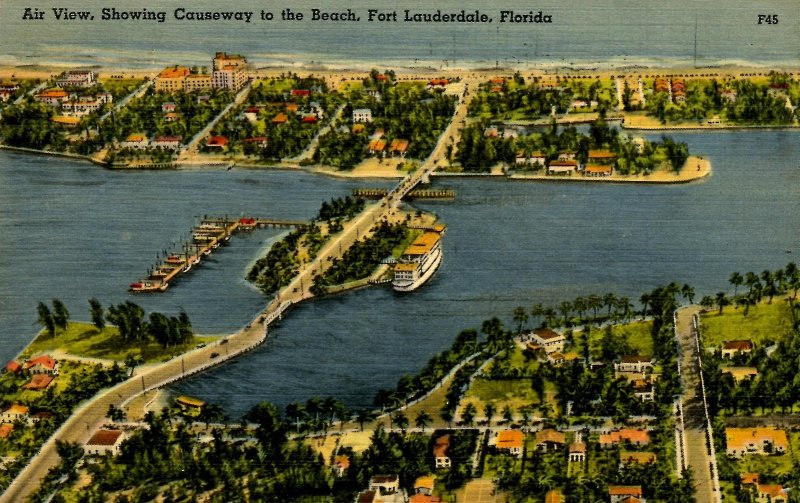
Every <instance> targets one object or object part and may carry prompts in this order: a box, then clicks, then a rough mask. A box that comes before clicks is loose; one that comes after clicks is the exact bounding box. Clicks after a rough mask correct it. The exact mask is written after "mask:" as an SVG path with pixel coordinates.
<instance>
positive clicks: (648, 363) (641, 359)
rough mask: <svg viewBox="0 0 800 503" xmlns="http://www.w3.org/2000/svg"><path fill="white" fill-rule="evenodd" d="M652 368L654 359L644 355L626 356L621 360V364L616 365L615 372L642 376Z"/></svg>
mask: <svg viewBox="0 0 800 503" xmlns="http://www.w3.org/2000/svg"><path fill="white" fill-rule="evenodd" d="M652 368H653V358H652V357H650V356H643V355H625V356H623V357H622V358H620V360H619V363H615V364H614V370H615V371H617V372H638V373H640V374H641V373H644V372H645V371H646V370H647V369H652Z"/></svg>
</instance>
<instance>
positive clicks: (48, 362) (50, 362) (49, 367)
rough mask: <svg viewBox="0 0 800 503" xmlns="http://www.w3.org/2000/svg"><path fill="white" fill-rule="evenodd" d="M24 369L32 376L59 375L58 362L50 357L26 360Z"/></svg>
mask: <svg viewBox="0 0 800 503" xmlns="http://www.w3.org/2000/svg"><path fill="white" fill-rule="evenodd" d="M22 367H23V369H24V370H25V371H26V372H30V373H31V374H48V375H58V361H57V360H55V359H54V358H51V357H50V356H49V355H39V356H37V357H36V358H31V359H29V360H26V361H25V364H24V365H23V366H22Z"/></svg>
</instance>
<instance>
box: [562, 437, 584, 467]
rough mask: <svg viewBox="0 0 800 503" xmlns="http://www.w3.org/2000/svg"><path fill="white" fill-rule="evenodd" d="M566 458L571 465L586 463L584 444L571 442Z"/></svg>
mask: <svg viewBox="0 0 800 503" xmlns="http://www.w3.org/2000/svg"><path fill="white" fill-rule="evenodd" d="M567 458H568V459H569V461H570V462H572V463H583V462H584V461H586V444H584V443H583V442H573V443H571V444H569V448H568V449H567Z"/></svg>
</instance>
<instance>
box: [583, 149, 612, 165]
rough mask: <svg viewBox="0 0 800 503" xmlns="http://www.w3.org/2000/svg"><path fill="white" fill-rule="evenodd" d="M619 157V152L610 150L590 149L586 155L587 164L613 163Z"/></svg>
mask: <svg viewBox="0 0 800 503" xmlns="http://www.w3.org/2000/svg"><path fill="white" fill-rule="evenodd" d="M616 159H617V154H615V153H614V152H611V151H610V150H589V153H588V155H587V156H586V164H600V165H608V164H613V163H614V161H615V160H616Z"/></svg>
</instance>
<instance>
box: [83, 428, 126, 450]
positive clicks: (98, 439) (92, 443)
mask: <svg viewBox="0 0 800 503" xmlns="http://www.w3.org/2000/svg"><path fill="white" fill-rule="evenodd" d="M124 440H125V435H124V434H123V433H122V431H120V430H107V429H99V430H97V431H96V432H94V435H92V438H90V439H89V441H88V442H86V445H84V446H83V450H84V452H85V453H86V454H87V455H99V456H102V455H103V454H107V453H111V454H119V448H120V445H122V442H123V441H124Z"/></svg>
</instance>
